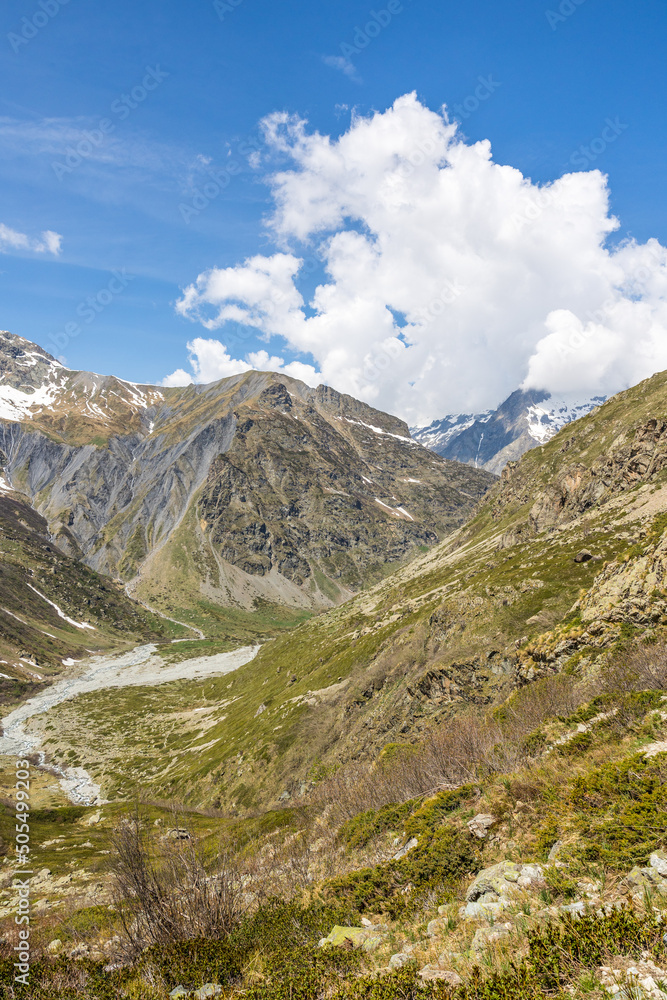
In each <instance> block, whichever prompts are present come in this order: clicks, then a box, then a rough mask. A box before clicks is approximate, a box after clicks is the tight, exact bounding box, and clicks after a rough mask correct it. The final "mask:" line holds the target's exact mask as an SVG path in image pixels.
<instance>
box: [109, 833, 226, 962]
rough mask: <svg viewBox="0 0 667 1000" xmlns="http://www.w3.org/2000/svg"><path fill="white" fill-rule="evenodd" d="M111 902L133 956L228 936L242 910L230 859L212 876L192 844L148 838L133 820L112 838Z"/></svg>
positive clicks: (219, 863) (223, 857) (221, 858)
mask: <svg viewBox="0 0 667 1000" xmlns="http://www.w3.org/2000/svg"><path fill="white" fill-rule="evenodd" d="M112 848H113V853H112V884H113V894H114V902H115V903H116V906H117V908H118V911H119V914H120V917H121V922H122V926H123V929H124V931H125V935H126V937H127V939H128V942H129V944H130V946H131V949H132V950H133V951H140V950H141V949H142V948H144V947H146V946H147V945H152V944H165V943H168V942H173V941H180V940H187V939H189V938H196V937H209V938H211V937H213V938H216V937H221V936H223V935H225V934H228V933H229V932H230V931H231V929H232V928H233V927H234V926H235V924H236V923H237V922H238V920H239V919H240V917H241V915H242V913H243V910H244V888H243V880H242V877H241V875H240V873H239V871H238V869H237V866H236V864H235V862H234V861H233V859H232V857H231V856H230V855H228V854H226V855H221V856H219V857H218V858H217V859H216V871H215V873H214V874H211V873H210V871H209V866H208V865H207V864H206V862H205V858H204V854H203V851H202V849H201V847H200V845H198V844H197V843H196V841H194V840H192V839H189V838H188V839H184V840H170V839H166V838H164V837H161V838H159V839H157V838H156V837H155V836H154V835H153V836H151V835H150V834H149V833H148V832H147V830H146V828H145V826H144V824H143V823H142V822H141V821H140V820H139V819H135V820H132V821H129V822H128V821H125V822H122V823H121V824H120V825H119V826H118V827H116V829H115V830H114V832H113V834H112Z"/></svg>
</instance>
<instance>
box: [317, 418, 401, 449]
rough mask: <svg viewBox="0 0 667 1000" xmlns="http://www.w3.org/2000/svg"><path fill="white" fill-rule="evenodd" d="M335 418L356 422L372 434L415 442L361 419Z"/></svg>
mask: <svg viewBox="0 0 667 1000" xmlns="http://www.w3.org/2000/svg"><path fill="white" fill-rule="evenodd" d="M336 419H337V420H344V421H345V423H347V424H357V425H358V426H359V427H367V428H368V430H369V431H373V433H374V434H384V435H385V436H386V437H390V438H396V440H397V441H405V443H406V444H416V442H415V441H413V440H412V438H409V437H405V435H404V434H392V433H391V431H385V430H383V429H382V428H381V427H374V426H373V424H365V423H364V422H363V420H353V419H352V418H351V417H337V418H336Z"/></svg>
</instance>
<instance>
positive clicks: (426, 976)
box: [418, 965, 463, 986]
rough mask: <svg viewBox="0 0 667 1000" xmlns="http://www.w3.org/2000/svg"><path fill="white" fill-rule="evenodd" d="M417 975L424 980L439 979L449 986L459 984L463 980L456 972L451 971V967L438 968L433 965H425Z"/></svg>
mask: <svg viewBox="0 0 667 1000" xmlns="http://www.w3.org/2000/svg"><path fill="white" fill-rule="evenodd" d="M418 975H419V976H420V977H421V979H423V980H424V982H430V981H432V980H434V979H441V980H442V981H443V982H445V983H448V984H449V985H450V986H460V985H461V983H462V982H463V980H462V979H461V977H460V976H459V974H458V972H452V970H451V969H439V968H438V967H437V966H435V965H425V966H424V968H423V969H420V970H419V972H418Z"/></svg>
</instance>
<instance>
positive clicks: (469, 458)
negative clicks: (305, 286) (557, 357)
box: [410, 389, 605, 475]
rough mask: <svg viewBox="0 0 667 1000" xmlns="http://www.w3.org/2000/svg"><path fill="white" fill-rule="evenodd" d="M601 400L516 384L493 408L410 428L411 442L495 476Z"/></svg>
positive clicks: (597, 404)
mask: <svg viewBox="0 0 667 1000" xmlns="http://www.w3.org/2000/svg"><path fill="white" fill-rule="evenodd" d="M604 401H605V397H604V396H593V397H590V398H588V399H586V398H584V399H582V398H575V397H572V396H568V397H560V398H559V397H555V396H549V395H548V394H547V393H546V392H539V391H537V390H522V389H517V390H516V391H515V392H513V393H512V394H511V396H509V397H508V398H507V399H506V400H505V401H504V402H503V403H501V404H500V406H499V407H498V409H497V410H487V411H485V412H484V413H480V414H469V413H457V414H449V415H448V416H446V417H443V418H442V419H441V420H434V421H433V423H431V424H429V425H428V427H413V428H411V429H410V432H411V434H412V436H413V438H414V439H415V440H416V441H419V443H420V444H423V445H424V446H425V447H427V448H430V449H431V450H432V451H435V452H437V453H438V454H439V455H442V456H443V457H444V458H451V459H455V460H457V461H459V462H466V463H467V464H468V465H473V466H474V467H475V468H480V467H481V468H484V469H487V470H488V471H489V472H494V473H495V474H496V475H498V474H499V473H500V471H501V470H502V468H503V466H504V465H505V464H506V463H507V462H508V461H516V460H517V459H518V458H520V457H521V455H522V454H524V452H526V451H528V450H529V449H530V448H534V447H535V445H538V444H540V445H543V444H546V442H547V441H549V440H550V439H551V438H552V437H553V436H554V434H557V433H558V431H559V430H561V428H563V427H565V425H566V424H569V423H571V422H572V421H573V420H578V419H579V417H583V416H585V415H586V414H587V413H590V411H591V410H593V409H594V408H595V407H596V406H600V405H601V404H602V403H604Z"/></svg>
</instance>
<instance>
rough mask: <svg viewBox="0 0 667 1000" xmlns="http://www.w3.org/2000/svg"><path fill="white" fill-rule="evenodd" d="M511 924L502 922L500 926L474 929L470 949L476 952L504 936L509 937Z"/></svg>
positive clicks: (484, 949)
mask: <svg viewBox="0 0 667 1000" xmlns="http://www.w3.org/2000/svg"><path fill="white" fill-rule="evenodd" d="M510 927H511V924H503V925H501V926H500V927H498V926H495V927H480V928H479V929H478V930H476V931H475V936H474V938H473V939H472V945H471V947H472V950H473V951H476V952H478V953H479V952H480V951H486V949H487V948H488V947H489V945H492V944H496V943H497V942H498V941H502V940H503V939H504V938H508V937H509V932H510Z"/></svg>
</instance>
